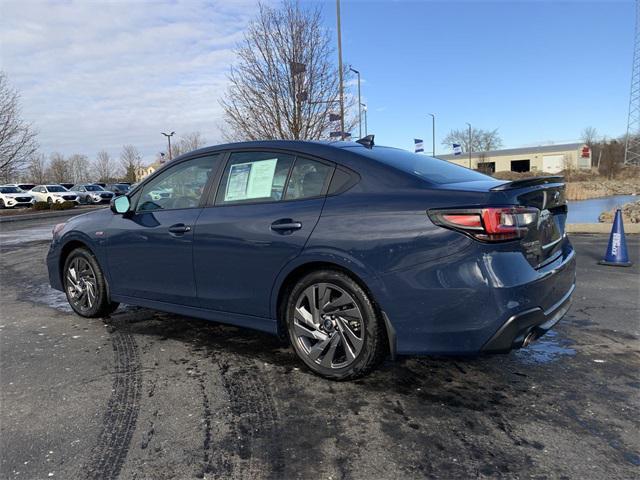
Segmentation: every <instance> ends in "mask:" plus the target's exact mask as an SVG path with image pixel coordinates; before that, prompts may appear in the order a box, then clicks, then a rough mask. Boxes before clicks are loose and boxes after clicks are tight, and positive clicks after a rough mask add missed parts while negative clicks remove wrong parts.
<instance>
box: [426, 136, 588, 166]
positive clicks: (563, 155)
mask: <svg viewBox="0 0 640 480" xmlns="http://www.w3.org/2000/svg"><path fill="white" fill-rule="evenodd" d="M438 158H440V159H442V160H447V161H449V162H452V163H455V164H457V165H462V166H463V167H470V168H473V169H475V170H480V171H483V172H487V173H495V172H503V171H512V172H529V171H534V172H535V171H537V172H546V173H558V172H560V171H562V170H576V169H583V168H584V169H588V168H591V150H590V149H589V147H588V146H587V145H584V144H583V143H569V144H564V145H545V146H540V147H526V148H509V149H505V150H492V151H488V152H472V153H471V160H469V153H462V154H460V155H454V154H451V155H438Z"/></svg>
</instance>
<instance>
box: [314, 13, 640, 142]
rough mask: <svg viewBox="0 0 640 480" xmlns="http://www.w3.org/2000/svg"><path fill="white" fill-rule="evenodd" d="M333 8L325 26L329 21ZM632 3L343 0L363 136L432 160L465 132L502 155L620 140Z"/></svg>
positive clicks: (346, 40) (630, 46) (348, 58)
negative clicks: (487, 140) (495, 144)
mask: <svg viewBox="0 0 640 480" xmlns="http://www.w3.org/2000/svg"><path fill="white" fill-rule="evenodd" d="M329 7H333V4H325V9H326V12H325V13H326V16H327V20H328V21H329V17H332V18H331V19H330V20H331V21H335V13H334V11H333V9H331V10H330V8H329ZM634 8H635V6H634V3H633V2H479V1H476V2H411V3H404V2H373V3H371V2H344V3H343V6H342V25H343V27H342V28H343V48H344V51H345V53H344V57H345V60H346V61H348V62H350V63H352V64H353V65H354V67H355V68H357V69H359V70H361V72H362V76H363V79H364V80H365V83H364V84H363V95H364V96H365V97H366V103H368V105H369V109H370V111H369V132H372V133H376V137H377V139H379V142H381V143H386V144H392V145H396V146H399V147H404V148H412V142H413V138H414V136H415V137H418V138H423V139H424V140H425V149H426V150H428V151H430V150H431V118H430V117H427V113H435V114H436V116H437V123H436V127H437V132H436V138H437V142H436V149H437V151H440V152H441V151H443V149H444V148H445V147H443V146H441V145H440V140H441V138H442V137H443V136H444V135H445V134H446V132H447V131H449V130H450V129H452V128H465V122H470V123H471V124H472V125H474V126H477V127H481V128H487V129H493V128H498V129H499V132H500V134H501V135H502V138H503V141H504V144H505V146H508V147H516V146H524V145H531V144H540V143H542V142H549V141H553V142H556V143H560V142H566V141H574V140H578V139H579V138H580V132H581V130H582V129H583V128H584V127H586V126H589V125H593V126H594V127H596V128H597V129H598V131H599V132H600V133H602V134H606V135H609V136H617V135H621V134H623V133H624V132H625V130H626V116H627V107H628V101H629V100H628V98H629V83H630V69H631V60H632V53H633V52H632V50H633V20H634ZM329 14H330V15H329Z"/></svg>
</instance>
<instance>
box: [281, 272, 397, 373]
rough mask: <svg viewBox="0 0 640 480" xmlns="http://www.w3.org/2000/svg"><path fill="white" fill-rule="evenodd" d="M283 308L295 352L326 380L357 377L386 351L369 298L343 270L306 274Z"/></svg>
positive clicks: (381, 328) (378, 321) (369, 369)
mask: <svg viewBox="0 0 640 480" xmlns="http://www.w3.org/2000/svg"><path fill="white" fill-rule="evenodd" d="M286 312H287V316H286V320H287V327H288V331H289V338H290V339H291V343H292V344H293V348H294V350H295V352H296V354H297V355H298V356H299V357H300V358H301V359H302V361H303V362H304V363H305V364H306V365H307V366H308V367H309V368H310V369H311V370H313V371H314V372H315V373H317V374H319V375H321V376H323V377H325V378H329V379H333V380H347V379H353V378H357V377H361V376H363V375H365V374H367V373H368V372H369V371H371V370H372V369H373V368H374V367H375V366H376V365H377V364H378V363H379V362H380V361H381V360H382V358H383V357H384V355H385V353H386V342H385V338H386V337H385V332H384V329H383V326H382V323H381V322H380V320H379V318H378V314H377V313H376V309H375V307H374V305H373V303H372V301H371V299H370V298H369V296H368V295H367V293H366V292H365V291H364V290H363V289H362V288H361V287H360V285H358V283H356V282H355V281H354V280H353V279H352V278H350V277H349V276H348V275H345V274H344V273H342V272H339V271H335V270H319V271H316V272H312V273H310V274H308V275H306V276H305V277H304V278H302V279H301V280H300V281H299V282H298V283H297V284H296V285H295V286H294V287H293V289H292V291H291V293H290V295H289V301H288V303H287V311H286Z"/></svg>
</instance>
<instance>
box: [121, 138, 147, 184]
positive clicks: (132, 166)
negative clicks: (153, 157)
mask: <svg viewBox="0 0 640 480" xmlns="http://www.w3.org/2000/svg"><path fill="white" fill-rule="evenodd" d="M120 164H121V165H122V169H123V170H124V180H125V181H126V182H132V183H133V182H136V181H137V179H138V170H140V167H142V156H141V155H140V152H139V151H138V149H137V148H136V147H134V146H133V145H125V146H123V147H122V152H120Z"/></svg>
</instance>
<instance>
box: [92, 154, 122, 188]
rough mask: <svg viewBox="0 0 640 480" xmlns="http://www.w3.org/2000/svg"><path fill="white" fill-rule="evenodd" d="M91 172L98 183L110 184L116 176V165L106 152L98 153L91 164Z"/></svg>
mask: <svg viewBox="0 0 640 480" xmlns="http://www.w3.org/2000/svg"><path fill="white" fill-rule="evenodd" d="M92 170H93V172H94V175H95V177H96V179H97V181H98V182H105V183H106V182H111V181H113V180H114V179H115V177H116V176H117V173H116V170H117V168H116V165H115V164H114V161H113V159H112V158H111V155H109V152H107V151H106V150H101V151H99V152H98V155H96V159H95V160H94V162H93V165H92Z"/></svg>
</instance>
